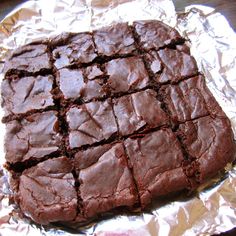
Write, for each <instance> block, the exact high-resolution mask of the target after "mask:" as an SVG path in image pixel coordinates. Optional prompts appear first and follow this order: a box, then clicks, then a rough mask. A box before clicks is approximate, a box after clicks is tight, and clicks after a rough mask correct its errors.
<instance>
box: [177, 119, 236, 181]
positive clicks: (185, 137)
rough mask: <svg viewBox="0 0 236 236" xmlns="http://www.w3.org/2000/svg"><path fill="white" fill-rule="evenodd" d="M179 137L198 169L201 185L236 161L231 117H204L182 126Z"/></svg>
mask: <svg viewBox="0 0 236 236" xmlns="http://www.w3.org/2000/svg"><path fill="white" fill-rule="evenodd" d="M177 134H178V136H179V137H180V140H181V142H182V143H183V145H184V147H185V150H186V151H187V153H188V155H189V156H191V157H192V158H193V159H194V160H195V161H194V162H195V163H196V165H197V166H198V171H197V175H196V176H195V177H196V180H197V181H198V182H200V183H202V182H204V181H205V180H206V179H208V178H210V177H213V176H214V175H216V174H217V173H218V172H219V171H220V170H223V169H224V167H225V166H226V164H227V163H232V162H233V161H234V160H235V158H236V157H235V151H236V145H235V142H234V137H233V131H232V129H231V124H230V121H229V119H228V118H227V117H215V118H212V117H211V116H205V117H201V118H199V119H195V120H192V121H187V122H185V123H183V124H180V126H179V129H178V130H177Z"/></svg>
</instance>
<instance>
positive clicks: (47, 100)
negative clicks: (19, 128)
mask: <svg viewBox="0 0 236 236" xmlns="http://www.w3.org/2000/svg"><path fill="white" fill-rule="evenodd" d="M52 90H53V77H52V76H51V75H49V76H41V75H38V76H36V77H33V76H30V77H23V78H19V77H18V76H9V77H8V78H7V79H5V80H3V82H2V88H1V95H2V107H3V109H4V112H5V116H6V117H7V116H11V117H12V116H13V117H14V116H17V115H20V114H23V113H26V112H32V111H36V110H40V109H45V108H48V107H50V106H55V103H54V101H53V95H52Z"/></svg>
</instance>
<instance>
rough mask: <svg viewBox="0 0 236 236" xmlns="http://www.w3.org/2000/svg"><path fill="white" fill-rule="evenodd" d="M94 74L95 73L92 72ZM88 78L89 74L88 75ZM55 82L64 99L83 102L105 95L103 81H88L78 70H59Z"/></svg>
mask: <svg viewBox="0 0 236 236" xmlns="http://www.w3.org/2000/svg"><path fill="white" fill-rule="evenodd" d="M94 73H95V72H94ZM90 76H92V75H91V73H90ZM57 81H58V83H59V87H60V90H61V91H62V94H63V96H64V98H65V99H71V100H76V99H81V100H83V101H85V102H87V101H89V100H91V99H93V98H102V97H104V96H105V95H106V85H105V82H104V80H103V79H93V80H89V79H87V78H85V77H84V75H83V71H82V70H80V69H74V70H71V69H66V68H64V69H61V70H59V71H58V74H57Z"/></svg>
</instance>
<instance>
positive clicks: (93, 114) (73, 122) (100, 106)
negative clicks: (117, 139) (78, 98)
mask: <svg viewBox="0 0 236 236" xmlns="http://www.w3.org/2000/svg"><path fill="white" fill-rule="evenodd" d="M66 119H67V122H68V125H69V146H70V148H76V147H77V148H78V147H81V146H83V145H86V144H93V143H96V142H99V141H102V140H106V139H108V138H111V137H112V136H113V135H115V134H116V133H117V125H116V121H115V117H114V114H113V111H112V106H111V100H110V99H108V100H106V101H105V102H90V103H87V104H83V105H81V106H73V107H71V108H69V110H68V111H67V115H66Z"/></svg>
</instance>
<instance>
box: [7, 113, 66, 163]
mask: <svg viewBox="0 0 236 236" xmlns="http://www.w3.org/2000/svg"><path fill="white" fill-rule="evenodd" d="M61 139H62V137H61V135H60V133H59V131H58V118H57V113H56V112H55V111H47V112H42V113H35V114H33V115H29V116H27V117H25V118H23V119H22V120H13V121H10V122H9V123H7V124H6V136H5V151H6V155H5V157H6V161H7V162H8V163H9V164H10V165H11V164H13V165H14V164H15V163H22V162H25V161H28V160H32V159H36V160H40V159H42V158H44V157H45V156H48V155H52V154H55V153H58V152H59V150H60V148H61ZM13 147H14V148H13Z"/></svg>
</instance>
